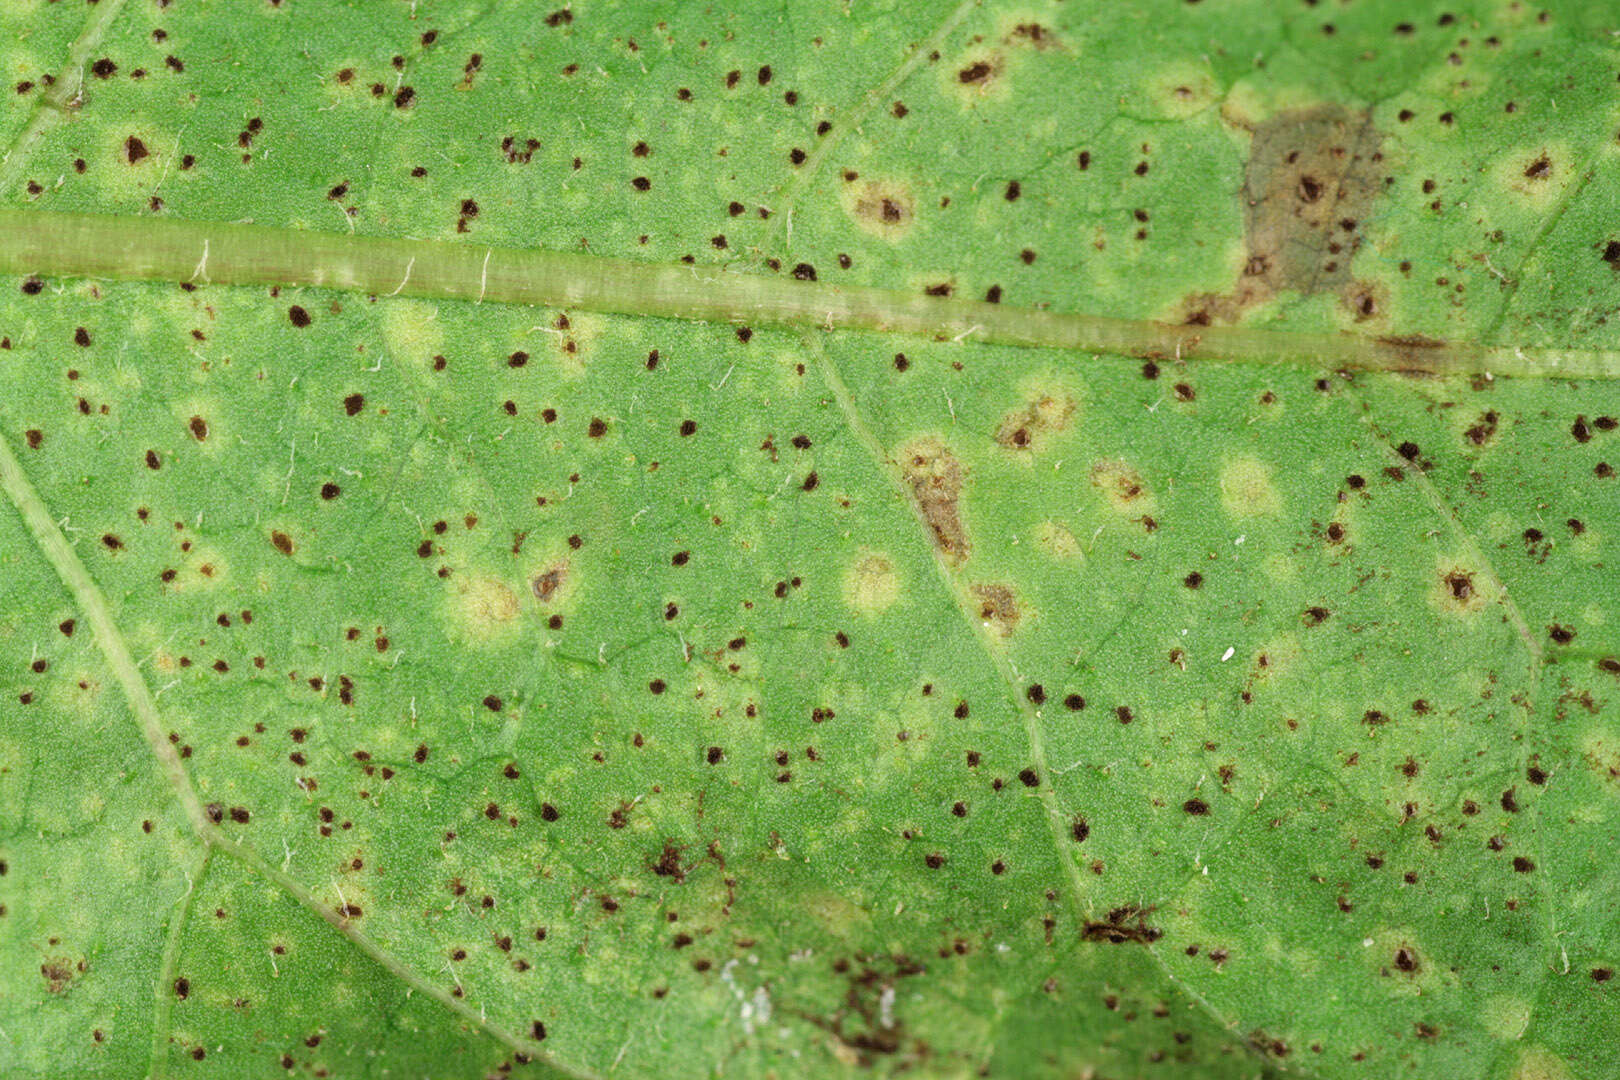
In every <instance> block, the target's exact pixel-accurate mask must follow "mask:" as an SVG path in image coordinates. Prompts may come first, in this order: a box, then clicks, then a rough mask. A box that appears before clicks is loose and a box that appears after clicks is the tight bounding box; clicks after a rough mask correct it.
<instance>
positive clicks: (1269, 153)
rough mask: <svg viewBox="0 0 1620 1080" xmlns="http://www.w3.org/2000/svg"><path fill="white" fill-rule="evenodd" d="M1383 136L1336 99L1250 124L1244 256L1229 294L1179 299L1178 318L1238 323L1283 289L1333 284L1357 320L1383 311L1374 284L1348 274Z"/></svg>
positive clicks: (1377, 185)
mask: <svg viewBox="0 0 1620 1080" xmlns="http://www.w3.org/2000/svg"><path fill="white" fill-rule="evenodd" d="M1382 138H1383V136H1382V135H1381V133H1380V132H1379V131H1378V130H1377V129H1376V128H1374V127H1373V126H1372V115H1371V113H1370V112H1367V111H1365V110H1361V111H1357V110H1352V109H1348V108H1346V107H1344V106H1342V105H1337V104H1320V105H1312V106H1308V107H1305V108H1300V109H1291V110H1288V111H1285V112H1280V113H1278V114H1277V115H1275V116H1273V117H1271V118H1270V119H1268V120H1266V121H1265V122H1263V123H1261V124H1259V125H1258V126H1256V127H1255V129H1254V138H1253V141H1252V143H1251V147H1250V152H1249V161H1248V164H1247V167H1246V169H1245V172H1244V181H1243V205H1244V215H1245V221H1244V226H1245V234H1246V238H1247V242H1248V249H1249V254H1248V260H1247V262H1246V264H1245V265H1244V268H1243V270H1242V272H1241V273H1240V275H1239V277H1238V281H1237V283H1236V285H1235V286H1234V287H1233V289H1232V291H1231V292H1228V293H1225V294H1211V293H1201V294H1195V295H1193V296H1191V297H1188V298H1187V299H1186V300H1185V301H1184V302H1183V312H1182V318H1183V321H1185V322H1188V323H1192V324H1198V325H1207V324H1209V323H1212V322H1235V321H1237V320H1238V319H1240V318H1241V317H1242V315H1243V313H1244V312H1245V311H1247V310H1248V309H1249V308H1251V307H1254V306H1255V305H1257V304H1260V303H1264V302H1265V301H1267V300H1269V299H1270V298H1272V297H1273V296H1275V295H1277V294H1278V293H1280V292H1284V291H1288V292H1297V293H1303V294H1311V293H1322V292H1339V293H1340V294H1341V296H1342V297H1343V301H1344V303H1345V304H1346V306H1347V307H1348V309H1349V310H1350V312H1351V314H1352V316H1353V317H1354V318H1355V319H1356V320H1357V321H1362V320H1365V319H1369V318H1373V317H1376V316H1378V315H1379V314H1381V312H1382V309H1383V307H1384V301H1383V296H1382V291H1381V288H1380V287H1379V286H1376V285H1374V284H1371V283H1367V282H1357V281H1355V280H1353V279H1352V278H1351V276H1350V261H1351V258H1352V257H1353V256H1354V255H1355V253H1356V251H1357V250H1358V249H1359V248H1360V247H1361V243H1362V238H1361V234H1360V222H1361V219H1362V218H1364V217H1365V216H1366V215H1367V213H1368V211H1369V210H1370V209H1371V208H1372V205H1373V201H1374V199H1375V198H1376V197H1377V196H1378V194H1379V191H1380V190H1381V184H1382V176H1381V175H1380V173H1379V169H1378V163H1379V162H1380V161H1381V160H1382V157H1383V155H1382V153H1381V152H1380V150H1379V145H1380V143H1381V141H1382Z"/></svg>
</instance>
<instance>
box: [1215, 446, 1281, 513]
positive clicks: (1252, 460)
mask: <svg viewBox="0 0 1620 1080" xmlns="http://www.w3.org/2000/svg"><path fill="white" fill-rule="evenodd" d="M1220 488H1221V507H1222V509H1224V510H1225V511H1226V513H1227V515H1228V516H1229V517H1234V518H1252V517H1261V516H1271V515H1275V514H1277V513H1279V512H1281V510H1282V496H1281V494H1279V493H1278V491H1277V485H1276V483H1275V482H1274V481H1273V480H1272V475H1271V467H1270V466H1269V465H1267V464H1266V463H1265V462H1263V461H1261V460H1260V459H1259V458H1257V457H1253V456H1251V455H1244V456H1241V457H1234V458H1229V459H1228V460H1227V461H1226V462H1225V463H1224V464H1223V465H1222V466H1221V478H1220Z"/></svg>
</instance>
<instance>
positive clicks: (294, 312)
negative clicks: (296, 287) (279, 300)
mask: <svg viewBox="0 0 1620 1080" xmlns="http://www.w3.org/2000/svg"><path fill="white" fill-rule="evenodd" d="M287 319H288V321H290V322H291V323H292V324H293V325H294V326H297V327H305V326H308V325H309V312H307V311H305V310H304V309H303V308H301V307H299V306H298V305H297V304H294V305H293V306H292V307H290V308H288V309H287Z"/></svg>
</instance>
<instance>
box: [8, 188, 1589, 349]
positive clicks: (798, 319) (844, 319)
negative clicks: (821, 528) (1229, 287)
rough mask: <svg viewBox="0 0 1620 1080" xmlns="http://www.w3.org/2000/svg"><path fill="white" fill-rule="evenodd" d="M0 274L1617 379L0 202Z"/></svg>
mask: <svg viewBox="0 0 1620 1080" xmlns="http://www.w3.org/2000/svg"><path fill="white" fill-rule="evenodd" d="M0 273H12V274H34V275H46V276H68V277H103V278H114V279H132V280H146V281H174V282H183V283H187V284H192V285H196V284H204V285H282V286H313V287H320V288H334V289H344V290H353V291H359V292H364V293H369V294H371V295H373V296H378V297H392V296H401V295H403V296H417V297H427V298H434V299H453V300H470V301H472V302H473V303H474V304H475V305H477V304H483V303H485V302H489V303H511V304H527V305H538V306H545V307H554V308H567V309H579V310H586V311H599V312H608V313H614V314H622V315H634V316H652V317H658V318H672V319H689V320H701V321H709V322H725V323H733V324H739V325H748V326H770V327H785V328H789V329H820V330H825V331H835V330H867V331H874V332H879V333H895V334H915V335H921V336H925V337H930V338H933V339H935V340H938V341H949V342H952V343H961V342H966V341H973V342H982V343H988V344H998V345H1013V346H1020V347H1024V348H1033V349H1067V350H1072V351H1077V352H1082V353H1092V354H1114V355H1126V356H1135V357H1142V358H1148V359H1155V360H1176V361H1220V362H1238V363H1253V364H1290V365H1296V366H1302V367H1307V368H1310V369H1313V370H1321V369H1324V368H1326V369H1334V370H1370V371H1397V372H1405V373H1418V374H1429V375H1480V374H1485V375H1492V376H1494V375H1509V376H1519V377H1534V378H1560V379H1620V350H1616V349H1559V348H1548V347H1521V346H1518V345H1498V344H1482V343H1478V342H1470V341H1440V340H1437V339H1433V338H1428V337H1424V336H1421V335H1383V336H1368V335H1365V334H1357V333H1350V332H1338V333H1315V332H1307V331H1297V330H1265V329H1258V328H1254V327H1247V326H1176V325H1171V324H1169V323H1162V322H1157V321H1154V320H1151V319H1126V318H1115V317H1111V316H1102V315H1082V314H1076V313H1072V312H1059V311H1051V310H1047V309H1044V308H1034V307H1018V306H1015V305H1011V304H998V303H990V302H988V301H983V300H968V299H963V298H960V297H955V296H928V295H926V294H923V293H909V292H901V291H899V290H896V289H887V288H880V287H876V286H866V285H837V284H833V283H830V282H822V281H801V280H798V279H796V278H792V277H788V278H782V277H767V276H764V275H762V274H752V273H742V272H737V271H735V270H731V269H728V268H726V267H723V266H722V267H703V266H695V265H688V264H685V263H660V262H650V261H638V260H633V259H623V258H616V257H612V256H605V255H593V254H586V253H582V252H572V251H568V252H563V251H546V250H541V249H529V248H513V247H495V246H487V245H481V244H469V243H465V242H460V241H452V240H408V239H397V238H389V237H368V236H357V235H351V234H344V233H332V232H323V231H320V230H314V229H291V228H282V227H277V226H268V225H257V224H244V223H235V222H202V221H182V220H177V219H172V218H134V217H124V216H117V215H107V214H81V213H64V212H57V211H43V210H41V211H36V210H0Z"/></svg>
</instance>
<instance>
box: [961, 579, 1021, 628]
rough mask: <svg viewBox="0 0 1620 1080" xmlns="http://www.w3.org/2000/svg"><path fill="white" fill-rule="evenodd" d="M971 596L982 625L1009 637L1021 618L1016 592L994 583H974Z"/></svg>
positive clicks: (1009, 587) (1006, 586)
mask: <svg viewBox="0 0 1620 1080" xmlns="http://www.w3.org/2000/svg"><path fill="white" fill-rule="evenodd" d="M973 598H974V600H975V601H977V603H978V605H979V618H980V620H981V621H983V623H984V625H985V626H986V627H987V628H989V629H991V630H993V631H995V632H996V633H997V634H999V635H1001V636H1002V637H1011V636H1012V633H1013V631H1014V630H1016V629H1017V628H1018V621H1019V620H1020V619H1021V618H1023V610H1022V609H1021V608H1020V607H1019V604H1018V594H1017V593H1015V592H1013V590H1012V587H1011V586H1009V585H1001V584H996V583H987V584H978V585H974V586H973Z"/></svg>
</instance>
